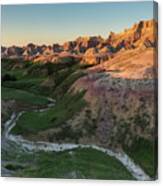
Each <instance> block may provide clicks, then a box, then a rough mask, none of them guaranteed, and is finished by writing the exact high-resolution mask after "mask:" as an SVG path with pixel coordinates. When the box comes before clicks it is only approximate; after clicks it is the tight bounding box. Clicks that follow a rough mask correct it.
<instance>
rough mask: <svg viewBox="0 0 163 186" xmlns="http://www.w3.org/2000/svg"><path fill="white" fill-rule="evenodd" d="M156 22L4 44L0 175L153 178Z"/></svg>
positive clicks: (154, 175)
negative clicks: (61, 39) (53, 40)
mask: <svg viewBox="0 0 163 186" xmlns="http://www.w3.org/2000/svg"><path fill="white" fill-rule="evenodd" d="M156 26H157V25H156V22H155V21H154V20H149V21H140V22H139V23H137V24H135V25H134V26H133V27H131V28H130V29H127V30H125V31H124V32H122V33H119V34H115V33H113V32H111V33H110V34H109V36H108V38H107V39H104V38H102V37H100V36H98V37H96V36H92V37H79V38H77V39H76V40H74V41H69V42H66V43H64V44H63V45H59V44H54V45H53V46H46V45H45V46H37V45H34V44H28V45H27V46H25V47H16V46H12V47H8V48H7V47H2V49H1V56H2V62H1V69H2V70H1V74H2V78H1V79H2V87H1V94H2V176H15V177H19V176H20V177H50V178H72V179H73V178H78V179H81V178H86V179H90V178H91V179H113V180H114V179H122V180H126V179H130V180H135V179H137V180H153V179H156V177H157V167H156V166H155V165H156V159H157V154H156V152H157V150H156V149H157V63H156V61H155V59H156V58H157V48H156V46H157V38H155V34H154V32H156V30H155V29H154V28H156Z"/></svg>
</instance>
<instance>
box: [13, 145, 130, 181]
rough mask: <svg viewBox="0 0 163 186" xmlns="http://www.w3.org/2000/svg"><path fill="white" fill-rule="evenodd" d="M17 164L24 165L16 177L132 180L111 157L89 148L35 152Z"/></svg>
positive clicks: (21, 158) (123, 168) (122, 167)
mask: <svg viewBox="0 0 163 186" xmlns="http://www.w3.org/2000/svg"><path fill="white" fill-rule="evenodd" d="M21 161H22V163H23V164H24V163H26V165H27V166H26V167H25V168H24V169H22V170H20V171H19V170H18V171H17V173H16V176H20V177H40V178H78V179H79V178H85V179H112V180H117V179H119V180H133V179H134V178H133V177H132V175H131V174H130V173H129V172H128V171H127V169H126V168H125V167H124V166H123V165H122V164H121V163H120V162H119V161H117V160H116V159H115V158H113V157H110V156H108V155H106V154H104V153H102V152H99V151H97V150H93V149H80V148H78V149H76V150H72V151H71V153H70V152H69V151H64V152H58V153H55V152H39V153H34V154H28V155H26V157H21V156H19V163H20V162H21ZM26 161H29V162H28V163H27V162H26Z"/></svg>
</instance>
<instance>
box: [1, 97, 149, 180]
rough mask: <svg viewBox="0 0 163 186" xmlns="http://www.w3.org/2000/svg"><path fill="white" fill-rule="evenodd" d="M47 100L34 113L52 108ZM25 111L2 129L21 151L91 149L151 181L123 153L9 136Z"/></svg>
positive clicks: (10, 120)
mask: <svg viewBox="0 0 163 186" xmlns="http://www.w3.org/2000/svg"><path fill="white" fill-rule="evenodd" d="M48 100H49V101H50V102H51V103H50V104H48V106H47V108H44V109H36V110H34V112H44V111H46V110H48V109H49V108H51V107H53V106H54V105H55V100H53V99H51V98H48ZM24 113H25V111H22V112H19V113H18V114H16V113H13V114H12V115H11V117H10V119H9V120H8V121H6V123H5V125H4V126H5V128H4V134H3V138H4V139H5V140H8V141H12V142H14V143H15V144H18V145H20V146H21V147H22V148H23V149H25V150H28V151H45V152H49V151H57V152H59V151H64V150H71V149H75V148H92V149H96V150H98V151H101V152H103V153H105V154H107V155H109V156H112V157H115V158H116V159H117V160H118V161H120V162H121V163H122V164H123V165H124V166H125V167H126V169H127V170H128V171H129V172H130V173H131V174H132V176H133V177H134V178H136V179H137V180H141V181H144V180H146V181H147V180H151V178H150V177H149V176H148V175H147V174H146V173H145V172H144V171H143V170H142V169H141V167H140V166H139V165H136V164H135V163H134V162H133V160H132V159H131V158H130V157H129V156H128V155H127V154H125V153H124V152H114V151H112V150H110V149H105V148H103V147H99V146H97V145H93V144H90V145H83V144H70V143H63V144H58V143H50V142H44V141H37V142H34V141H29V140H26V139H24V138H23V137H22V136H17V135H13V134H11V130H12V128H13V127H14V126H15V125H16V122H17V121H18V120H19V118H20V117H21V115H22V114H24Z"/></svg>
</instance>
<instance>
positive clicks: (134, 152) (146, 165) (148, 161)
mask: <svg viewBox="0 0 163 186" xmlns="http://www.w3.org/2000/svg"><path fill="white" fill-rule="evenodd" d="M155 148H156V145H155V144H154V142H150V141H147V140H144V139H139V140H135V142H134V144H133V145H132V146H131V147H130V148H127V147H125V148H124V149H125V152H126V153H127V154H128V155H129V156H130V157H131V158H132V159H133V160H134V161H135V162H136V163H137V164H138V165H140V166H141V167H142V168H143V169H144V171H145V172H146V173H147V174H149V175H150V176H151V177H152V178H154V177H155V176H156V169H157V155H156V152H157V150H156V149H155Z"/></svg>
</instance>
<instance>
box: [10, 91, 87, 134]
mask: <svg viewBox="0 0 163 186" xmlns="http://www.w3.org/2000/svg"><path fill="white" fill-rule="evenodd" d="M82 97H83V92H81V93H78V94H76V95H73V96H71V95H70V94H66V95H65V96H64V97H63V99H61V100H60V101H59V102H58V103H57V104H56V105H55V107H54V108H51V109H49V110H48V111H45V112H41V113H39V112H27V113H25V114H23V115H22V116H21V117H20V119H19V120H18V122H17V125H16V126H15V127H14V128H13V130H12V132H13V133H15V134H26V135H27V134H31V133H37V132H38V131H42V130H45V129H49V128H53V127H56V126H59V125H62V124H64V123H65V122H66V121H67V120H68V119H70V118H71V117H72V116H73V115H74V114H75V113H76V112H78V111H80V109H81V108H82V107H83V106H85V104H86V103H85V101H84V100H83V99H82Z"/></svg>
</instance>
